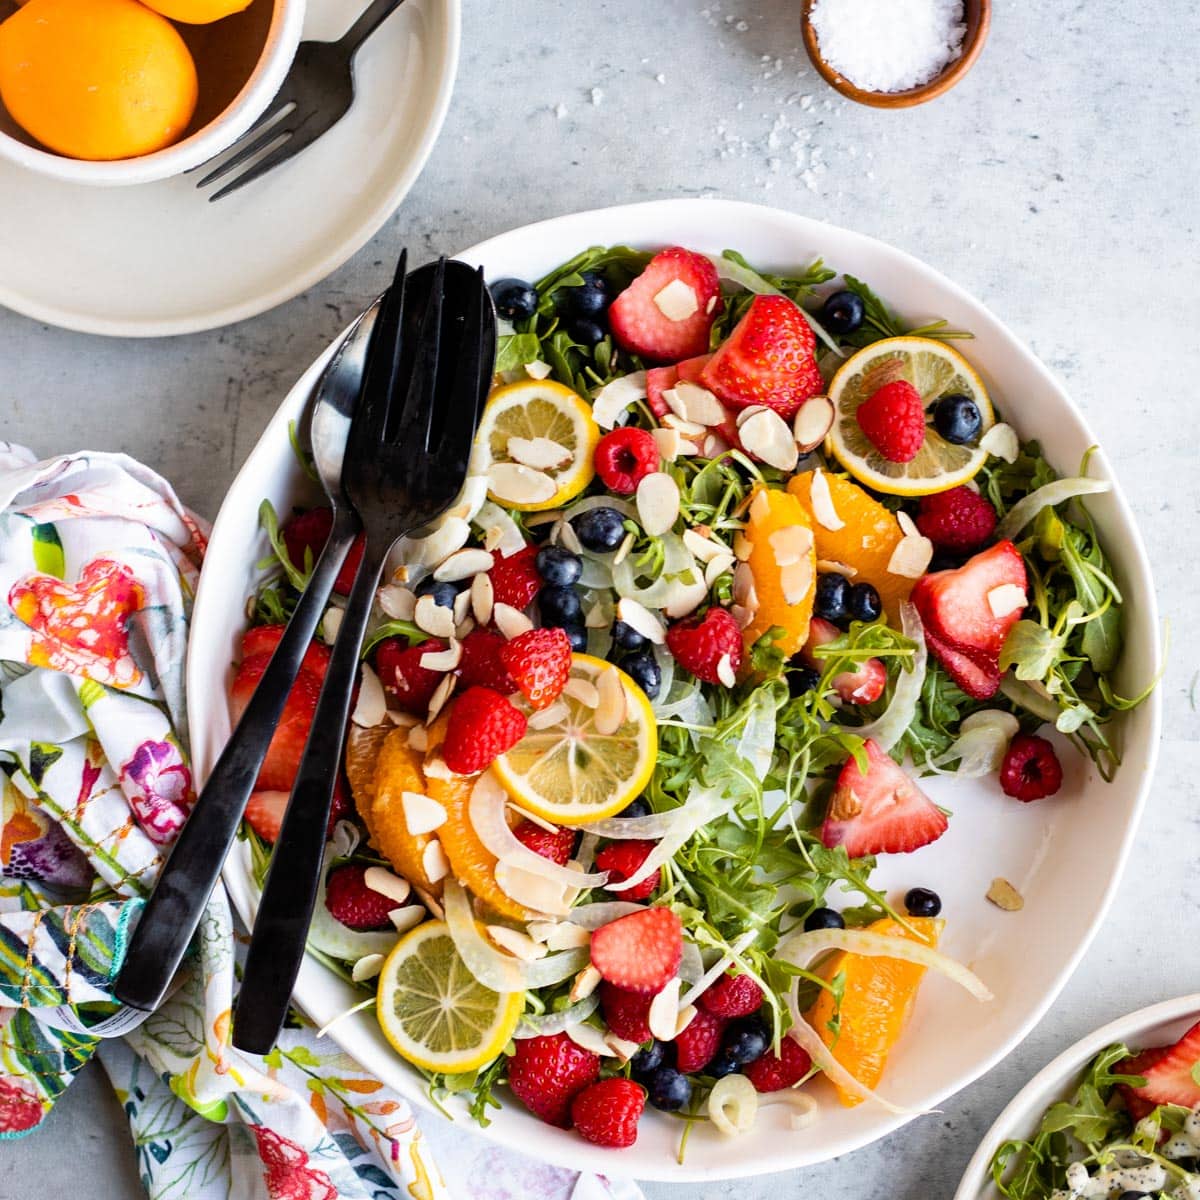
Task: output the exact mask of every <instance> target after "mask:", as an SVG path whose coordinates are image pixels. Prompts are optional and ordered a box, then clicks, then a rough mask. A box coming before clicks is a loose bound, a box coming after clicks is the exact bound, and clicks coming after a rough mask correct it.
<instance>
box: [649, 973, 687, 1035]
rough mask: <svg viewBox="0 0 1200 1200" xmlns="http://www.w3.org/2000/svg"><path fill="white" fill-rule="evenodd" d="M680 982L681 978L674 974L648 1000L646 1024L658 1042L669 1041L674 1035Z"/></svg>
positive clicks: (677, 1014)
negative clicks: (672, 977) (652, 997)
mask: <svg viewBox="0 0 1200 1200" xmlns="http://www.w3.org/2000/svg"><path fill="white" fill-rule="evenodd" d="M681 983H682V980H681V979H680V978H679V977H678V976H676V977H675V978H674V979H672V980H670V981H669V982H668V983H667V985H666V987H664V988H663V989H662V991H661V992H659V993H658V994H657V995H656V996H655V997H654V999H653V1000H651V1001H650V1008H649V1010H648V1011H647V1013H646V1024H647V1026H648V1027H649V1029H650V1032H651V1033H652V1034H653V1035H654V1036H655V1037H656V1038H657V1039H658V1040H659V1041H660V1042H669V1041H672V1040H673V1039H674V1037H675V1025H676V1022H677V1020H678V1017H679V987H680V984H681Z"/></svg>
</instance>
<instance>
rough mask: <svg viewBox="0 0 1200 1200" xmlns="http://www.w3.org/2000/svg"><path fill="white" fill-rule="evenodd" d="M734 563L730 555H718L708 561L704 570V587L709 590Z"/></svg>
mask: <svg viewBox="0 0 1200 1200" xmlns="http://www.w3.org/2000/svg"><path fill="white" fill-rule="evenodd" d="M734 561H735V559H734V557H733V555H732V554H720V555H718V556H717V557H716V558H713V559H710V560H709V561H708V563H707V565H706V566H705V568H704V586H705V587H706V588H711V587H712V586H713V584H715V583H716V582H717V580H718V579H720V578H721V576H722V575H724V574H725V572H726V571H729V570H731V569H732V567H733V564H734Z"/></svg>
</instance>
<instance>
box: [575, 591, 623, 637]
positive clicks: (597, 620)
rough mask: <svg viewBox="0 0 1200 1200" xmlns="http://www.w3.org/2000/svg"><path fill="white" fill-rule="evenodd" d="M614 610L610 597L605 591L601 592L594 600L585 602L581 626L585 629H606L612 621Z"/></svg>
mask: <svg viewBox="0 0 1200 1200" xmlns="http://www.w3.org/2000/svg"><path fill="white" fill-rule="evenodd" d="M615 611H616V610H615V609H614V607H613V602H612V597H611V596H610V595H609V594H608V593H607V592H602V593H601V594H600V595H598V596H597V597H596V598H595V600H591V601H588V602H585V604H584V606H583V627H584V628H585V629H607V628H608V627H609V626H610V625H611V624H612V622H613V614H614V613H615Z"/></svg>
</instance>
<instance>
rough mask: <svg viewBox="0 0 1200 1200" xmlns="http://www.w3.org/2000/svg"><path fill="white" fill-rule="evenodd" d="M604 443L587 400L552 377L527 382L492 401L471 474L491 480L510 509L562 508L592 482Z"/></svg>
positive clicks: (498, 390)
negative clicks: (595, 456)
mask: <svg viewBox="0 0 1200 1200" xmlns="http://www.w3.org/2000/svg"><path fill="white" fill-rule="evenodd" d="M514 438H515V439H517V441H516V442H515V443H514V442H513V441H512V439H514ZM599 440H600V428H599V426H597V424H596V422H595V421H594V420H593V418H592V406H591V405H590V404H589V403H588V402H587V401H586V400H585V399H583V397H582V396H579V395H577V394H576V393H575V392H573V391H571V389H570V388H569V387H564V386H563V385H562V384H561V383H555V382H554V380H552V379H522V380H520V381H518V382H517V383H510V384H506V385H505V386H504V387H499V388H496V390H495V391H494V392H492V394H491V396H490V397H489V398H488V402H487V407H486V408H485V409H484V410H483V419H482V420H481V421H480V423H479V429H478V431H477V433H476V434H475V449H474V452H473V454H472V457H471V471H472V473H474V474H479V475H487V476H488V487H489V490H488V495H489V496H490V497H491V498H492V499H493V500H494V501H495V502H496V503H497V504H500V505H503V506H504V507H505V508H516V509H519V510H520V511H521V512H540V511H541V510H543V509H547V508H559V507H560V506H562V505H563V504H566V502H567V501H568V500H571V499H573V498H574V497H575V496H578V495H579V493H580V492H582V491H583V489H584V488H585V487H587V485H588V484H589V483H591V481H592V476H593V475H594V474H595V469H594V468H593V466H592V455H593V454H594V452H595V449H596V443H597V442H598V441H599ZM556 447H557V448H558V449H557V451H556V449H555V448H556ZM556 453H557V455H558V458H557V459H556V457H555V455H556ZM497 467H498V468H499V470H498V471H497V470H494V468H497Z"/></svg>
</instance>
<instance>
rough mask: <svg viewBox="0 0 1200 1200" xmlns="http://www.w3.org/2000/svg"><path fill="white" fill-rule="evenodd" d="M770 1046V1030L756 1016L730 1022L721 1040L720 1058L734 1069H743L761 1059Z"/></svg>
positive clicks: (760, 1018) (764, 1022)
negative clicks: (725, 1059) (725, 1060)
mask: <svg viewBox="0 0 1200 1200" xmlns="http://www.w3.org/2000/svg"><path fill="white" fill-rule="evenodd" d="M770 1044H771V1030H770V1029H769V1028H768V1027H767V1023H766V1021H764V1020H763V1019H762V1017H760V1016H758V1015H757V1014H755V1015H753V1016H749V1017H742V1018H741V1020H739V1021H731V1022H730V1024H729V1028H728V1029H726V1030H725V1036H724V1037H722V1039H721V1051H720V1057H721V1058H727V1059H728V1060H729V1061H730V1062H732V1063H733V1064H734V1067H735V1068H737V1067H745V1066H748V1065H749V1064H750V1063H752V1062H754V1061H755V1059H758V1058H762V1056H763V1052H764V1051H765V1050H766V1048H767V1047H768V1046H769V1045H770Z"/></svg>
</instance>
